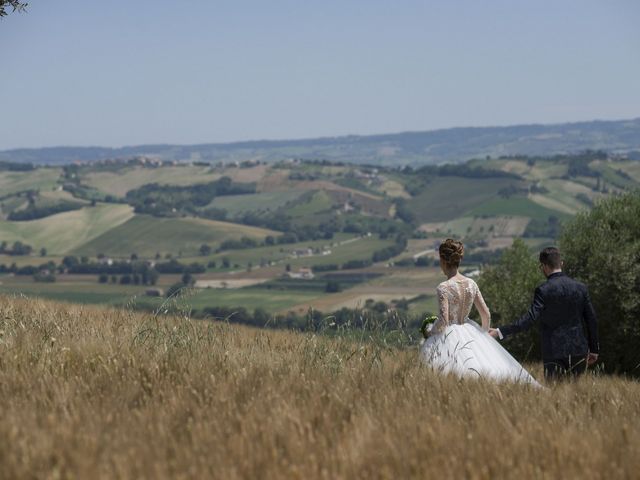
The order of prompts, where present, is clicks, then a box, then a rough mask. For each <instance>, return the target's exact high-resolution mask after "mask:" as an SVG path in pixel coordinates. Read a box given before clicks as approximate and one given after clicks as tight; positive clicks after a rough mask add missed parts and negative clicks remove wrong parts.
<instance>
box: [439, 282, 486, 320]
mask: <svg viewBox="0 0 640 480" xmlns="http://www.w3.org/2000/svg"><path fill="white" fill-rule="evenodd" d="M436 292H437V294H438V320H437V322H436V324H435V325H434V331H442V330H444V329H445V328H446V327H447V326H448V325H452V324H459V325H461V324H463V323H464V322H465V321H466V319H467V318H468V317H469V313H470V312H471V307H472V306H473V305H475V306H476V308H477V309H478V312H479V313H480V317H481V318H482V327H483V328H484V329H485V330H487V329H488V328H489V323H490V313H489V309H488V308H487V304H486V303H485V302H484V298H482V293H480V289H479V288H478V285H477V284H476V282H474V281H473V280H472V279H470V278H467V277H465V276H463V275H456V276H455V277H452V278H450V279H449V280H447V281H444V282H442V283H441V284H440V285H438V287H437V288H436Z"/></svg>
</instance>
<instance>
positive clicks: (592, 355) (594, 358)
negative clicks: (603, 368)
mask: <svg viewBox="0 0 640 480" xmlns="http://www.w3.org/2000/svg"><path fill="white" fill-rule="evenodd" d="M597 361H598V354H597V353H591V352H589V354H588V355H587V365H593V364H594V363H596V362H597Z"/></svg>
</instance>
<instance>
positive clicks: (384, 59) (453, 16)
mask: <svg viewBox="0 0 640 480" xmlns="http://www.w3.org/2000/svg"><path fill="white" fill-rule="evenodd" d="M638 25H640V2H637V1H635V0H607V1H604V0H597V1H592V0H554V1H547V0H535V1H524V0H522V1H520V0H508V1H507V0H505V1H494V0H487V1H477V0H473V1H472V0H467V1H463V0H459V1H458V0H450V1H445V0H441V1H414V0H395V1H381V0H341V1H338V0H323V1H313V2H310V1H307V2H304V1H300V0H297V1H293V0H290V1H282V0H272V1H270V2H265V1H264V0H262V1H259V0H233V1H210V0H209V1H207V0H188V1H184V2H169V1H163V0H156V1H151V0H137V1H135V2H131V1H124V0H110V1H108V2H99V1H87V0H56V1H43V0H32V1H31V2H30V6H29V9H28V13H26V14H11V15H9V16H8V17H6V18H4V19H3V20H0V149H8V148H17V147H39V146H54V145H101V146H123V145H134V144H146V143H181V144H188V143H205V142H227V141H236V140H249V139H276V138H305V137H318V136H333V135H346V134H371V133H390V132H399V131H407V130H414V131H415V130H431V129H437V128H446V127H453V126H485V125H509V124H518V123H557V122H565V121H580V120H590V119H621V118H633V117H638V116H640V87H638V85H640V28H638Z"/></svg>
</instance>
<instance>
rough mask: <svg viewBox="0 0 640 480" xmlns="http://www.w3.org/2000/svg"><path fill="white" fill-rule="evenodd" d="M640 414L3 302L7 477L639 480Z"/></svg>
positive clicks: (233, 338)
mask: <svg viewBox="0 0 640 480" xmlns="http://www.w3.org/2000/svg"><path fill="white" fill-rule="evenodd" d="M534 373H536V374H539V369H537V368H536V369H534ZM639 398H640V385H639V384H638V383H636V382H632V381H628V380H624V379H620V378H613V377H596V376H587V377H584V378H582V379H581V380H580V381H578V382H576V383H571V384H561V385H557V386H550V388H546V389H540V390H538V389H533V388H529V387H526V386H522V385H496V384H493V383H488V382H481V381H472V380H467V381H461V380H456V379H454V378H451V377H441V376H438V375H435V374H434V373H432V372H430V371H429V370H428V369H426V368H424V367H420V366H418V365H416V350H415V349H410V348H406V349H398V348H394V347H391V346H389V345H386V344H385V343H383V342H381V341H371V340H366V339H363V340H357V339H354V338H353V336H352V337H351V339H347V338H334V339H331V338H328V337H326V336H322V335H313V334H297V333H293V332H284V331H263V330H252V329H248V328H241V327H236V326H231V325H228V324H225V323H223V322H220V323H215V322H195V321H191V320H189V319H187V318H185V317H183V316H181V315H179V314H178V315H176V316H174V317H160V318H157V317H154V316H152V315H143V314H138V313H133V312H130V311H127V310H108V309H99V308H91V307H80V306H71V305H66V304H56V303H46V302H41V301H38V300H26V299H20V298H17V299H16V298H8V297H0V412H2V420H1V421H0V472H1V473H0V477H2V478H12V479H13V478H52V479H53V478H97V479H100V478H104V479H112V478H138V479H139V478H149V479H151V478H153V479H162V478H224V479H236V478H252V479H253V478H294V479H295V478H304V479H311V478H326V479H335V478H345V479H346V478H349V479H351V478H447V479H449V478H478V479H485V478H486V479H489V478H491V479H495V478H579V479H581V480H586V479H593V478H634V477H636V478H637V473H638V471H640V400H639Z"/></svg>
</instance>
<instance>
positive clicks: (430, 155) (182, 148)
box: [0, 118, 640, 165]
mask: <svg viewBox="0 0 640 480" xmlns="http://www.w3.org/2000/svg"><path fill="white" fill-rule="evenodd" d="M589 149H590V150H606V151H609V152H628V151H632V150H640V119H639V118H636V119H632V120H619V121H592V122H577V123H562V124H555V125H517V126H508V127H474V128H450V129H443V130H433V131H427V132H404V133H395V134H386V135H368V136H360V135H349V136H344V137H329V138H316V139H303V140H265V141H251V142H237V143H219V144H202V145H141V146H135V147H122V148H102V147H55V148H42V149H19V150H7V151H3V152H0V160H6V161H14V162H32V163H39V164H45V163H46V164H63V163H70V162H73V161H76V160H83V161H96V160H104V159H107V158H126V157H132V156H136V155H147V156H152V157H156V158H160V159H162V160H177V161H191V160H203V161H208V162H218V161H224V162H233V161H240V162H241V161H245V160H264V161H268V162H272V161H278V160H282V159H285V158H321V159H327V160H331V161H341V162H348V163H367V164H376V165H425V164H436V163H443V162H462V161H465V160H468V159H471V158H484V157H485V156H487V155H490V156H504V155H507V156H508V155H538V156H545V155H546V156H549V155H554V154H558V153H576V152H580V151H584V150H589Z"/></svg>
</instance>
